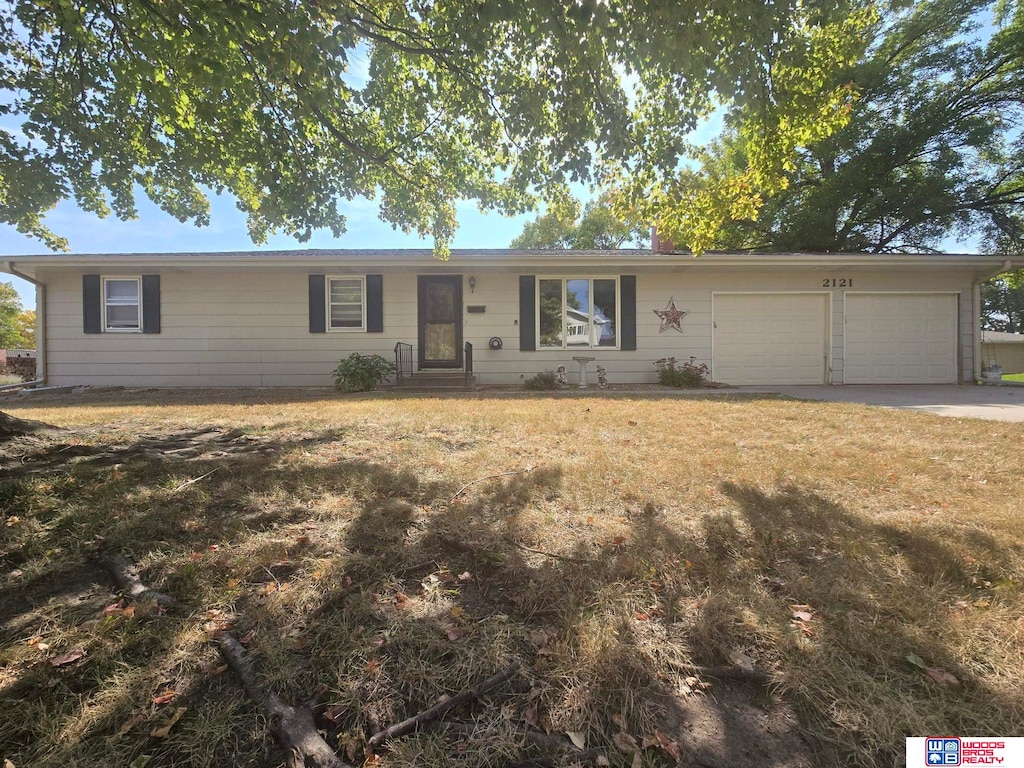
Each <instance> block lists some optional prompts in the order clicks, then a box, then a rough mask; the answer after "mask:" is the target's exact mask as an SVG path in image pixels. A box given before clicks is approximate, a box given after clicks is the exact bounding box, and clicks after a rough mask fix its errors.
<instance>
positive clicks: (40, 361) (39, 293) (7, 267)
mask: <svg viewBox="0 0 1024 768" xmlns="http://www.w3.org/2000/svg"><path fill="white" fill-rule="evenodd" d="M4 271H5V272H8V273H10V274H12V275H14V276H15V277H20V278H21V279H22V280H25V281H26V282H29V283H32V285H34V286H35V287H36V378H35V380H34V381H26V382H23V383H21V384H12V385H10V386H7V387H3V389H18V388H19V387H32V386H36V385H38V384H45V383H46V368H47V365H46V284H45V283H41V282H39V281H38V280H36V279H35V278H34V277H29V276H28V275H26V274H25V273H23V272H19V271H18V270H16V269H15V268H14V262H13V261H5V262H4Z"/></svg>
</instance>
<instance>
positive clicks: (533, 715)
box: [523, 707, 538, 728]
mask: <svg viewBox="0 0 1024 768" xmlns="http://www.w3.org/2000/svg"><path fill="white" fill-rule="evenodd" d="M523 719H524V720H525V721H526V724H527V725H532V726H533V727H534V728H536V727H537V725H538V720H537V708H536V707H527V708H526V710H525V711H524V712H523Z"/></svg>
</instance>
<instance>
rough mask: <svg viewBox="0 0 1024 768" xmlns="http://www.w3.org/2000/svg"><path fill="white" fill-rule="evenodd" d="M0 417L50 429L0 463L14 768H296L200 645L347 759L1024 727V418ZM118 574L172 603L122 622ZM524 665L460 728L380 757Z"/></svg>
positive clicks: (374, 401)
mask: <svg viewBox="0 0 1024 768" xmlns="http://www.w3.org/2000/svg"><path fill="white" fill-rule="evenodd" d="M0 409H3V410H5V411H7V412H9V413H11V414H12V415H15V416H19V417H22V418H28V419H33V420H39V421H43V422H47V423H50V424H55V425H59V426H61V427H63V428H65V429H66V430H67V431H66V432H61V433H56V434H50V435H46V436H29V437H25V438H17V439H15V440H12V441H8V442H6V443H3V444H0V473H2V474H0V478H2V479H0V506H2V509H3V510H4V513H3V523H4V524H3V526H2V527H0V622H2V623H0V758H7V759H8V760H10V761H11V763H13V765H15V766H17V768H24V767H25V766H30V765H65V766H100V765H104V766H105V765H119V766H122V765H123V766H143V765H148V766H150V768H156V767H158V766H172V765H190V766H213V765H245V766H275V765H280V764H282V763H283V762H284V761H285V760H286V759H287V756H286V755H285V754H284V753H283V752H282V751H281V750H280V749H278V748H277V747H276V745H275V744H274V741H273V738H272V736H271V735H270V728H269V727H268V722H267V721H266V719H264V718H263V717H261V716H260V714H259V712H258V710H257V708H256V707H255V706H254V705H253V704H252V702H251V701H250V700H249V699H248V698H247V697H246V694H245V692H244V691H243V689H242V686H241V684H240V683H239V680H238V678H237V676H236V675H235V674H234V672H233V670H232V669H229V668H227V667H226V666H225V664H224V662H223V661H222V659H221V657H220V655H219V654H218V650H217V645H216V644H215V642H214V640H215V638H216V637H217V636H218V633H221V632H227V633H229V634H230V636H232V637H235V638H238V639H240V640H241V641H242V642H243V644H244V645H245V647H246V648H247V653H248V655H249V656H250V658H251V659H252V661H253V663H254V664H255V668H256V673H257V676H258V680H259V683H260V685H261V686H263V687H264V688H265V689H266V690H271V689H272V690H275V691H277V692H279V693H280V694H281V695H282V696H283V697H284V698H285V699H288V700H289V701H292V702H296V703H298V702H302V701H306V700H308V699H310V697H312V696H313V695H314V694H319V697H318V701H317V702H316V703H315V704H314V708H315V711H316V713H317V718H318V719H317V725H318V727H319V728H320V729H321V732H322V733H323V734H324V735H325V737H326V739H327V741H328V742H329V743H330V744H331V746H332V747H333V748H335V749H336V750H337V751H338V753H339V754H340V755H341V756H342V757H343V758H344V759H345V760H346V761H348V762H350V763H352V764H355V765H360V764H364V763H366V764H370V765H379V766H387V767H388V768H392V767H401V768H407V767H410V766H413V765H418V766H424V765H459V766H466V767H467V768H473V767H474V766H485V765H487V766H490V765H501V766H504V765H513V764H514V765H522V766H525V765H531V766H540V765H561V764H566V765H568V764H573V760H576V761H578V762H580V763H585V764H589V765H608V764H610V765H613V766H668V765H675V764H677V762H678V763H680V764H682V765H699V766H708V767H712V768H726V766H730V767H731V768H737V767H739V768H742V767H743V766H755V765H756V766H775V765H777V766H782V765H786V766H816V765H833V764H847V765H858V766H877V767H878V768H881V767H882V766H884V767H885V768H891V766H893V765H894V763H898V761H899V760H900V759H901V758H902V755H903V749H904V746H903V739H904V737H905V736H911V735H914V736H928V735H935V734H951V735H952V734H955V735H970V736H1011V735H1020V724H1021V723H1024V619H1022V618H1021V617H1022V616H1024V551H1022V545H1021V542H1022V540H1024V536H1022V534H1024V517H1022V515H1021V512H1020V511H1021V510H1022V509H1024V472H1022V470H1021V463H1020V446H1021V444H1022V443H1024V425H1019V424H1006V423H993V422H983V421H973V420H957V419H951V418H940V417H934V416H929V415H923V414H917V413H907V412H896V411H891V410H882V409H873V408H869V407H864V406H856V405H844V404H838V403H828V404H821V403H804V402H795V401H786V400H777V399H770V398H766V399H757V398H746V399H740V398H737V397H736V396H733V397H730V396H728V395H722V396H717V395H716V396H712V397H705V398H695V399H687V398H680V397H675V396H665V397H662V396H658V395H651V396H643V397H641V396H636V395H621V396H608V397H587V396H577V395H575V394H568V393H559V394H558V395H556V396H540V395H538V396H533V397H504V396H466V397H454V398H448V399H440V398H427V397H422V398H421V397H399V396H394V395H384V396H359V397H340V396H335V395H333V394H329V393H322V392H321V393H316V392H313V393H309V392H305V393H301V392H300V393H267V392H241V393H238V392H234V393H210V392H205V393H203V392H198V393H180V392H179V393H168V392H148V393H140V394H130V393H107V394H104V393H95V394H92V395H88V396H83V397H74V398H70V397H69V398H67V399H63V400H61V399H58V398H57V396H48V397H42V396H40V397H36V398H35V399H32V400H23V399H17V398H8V399H7V400H4V401H3V402H0ZM110 554H120V555H124V556H126V557H127V558H129V559H130V560H131V561H133V562H135V563H137V564H138V566H139V568H140V572H141V575H142V578H143V580H144V581H145V582H146V584H147V585H148V586H151V587H152V588H154V589H157V590H160V591H161V592H163V593H167V594H168V595H170V596H172V597H174V598H175V599H176V601H177V603H176V604H175V605H173V606H171V607H170V608H167V609H166V610H165V609H164V608H162V607H160V606H157V605H155V604H154V603H153V602H152V601H150V600H147V599H146V598H145V596H143V597H142V598H139V599H135V600H132V599H123V598H122V597H121V596H120V595H119V593H118V590H117V586H116V584H115V582H114V581H113V578H112V577H111V576H109V575H108V574H107V573H106V571H104V570H103V568H101V567H99V566H97V565H96V563H97V562H100V561H102V560H103V559H104V558H106V557H107V556H109V555H110ZM515 661H518V662H520V667H519V668H518V670H516V671H515V672H514V673H513V674H512V676H511V678H510V679H509V680H508V681H507V682H505V683H504V684H503V685H501V686H499V687H498V688H496V689H494V690H493V691H492V692H491V693H489V694H487V695H485V696H483V697H479V698H478V699H477V700H475V701H473V702H471V703H470V704H469V705H467V706H464V707H461V708H459V709H458V711H457V712H456V713H455V714H454V715H453V716H452V717H450V718H449V719H450V720H452V719H454V720H457V721H459V723H461V725H457V726H440V727H434V728H430V729H425V730H424V731H423V732H420V733H416V734H413V735H408V736H403V737H400V738H395V739H393V740H391V741H389V742H387V743H386V744H384V745H383V746H381V747H379V748H377V749H376V750H375V752H376V754H373V752H372V751H371V750H369V749H368V748H367V745H366V738H367V736H369V735H370V734H371V733H374V732H376V731H378V730H379V729H380V728H383V727H386V726H388V725H390V724H392V723H395V722H398V721H400V720H402V719H403V718H405V717H408V716H409V715H412V714H414V713H416V712H418V711H420V710H423V709H425V708H426V707H428V706H430V705H431V704H433V703H435V702H436V701H437V700H438V699H439V698H440V697H442V696H444V695H451V694H454V693H456V692H457V691H459V690H461V689H464V688H467V687H469V686H471V685H473V684H475V683H478V682H480V681H481V680H483V679H485V678H487V677H489V676H491V675H493V674H495V673H496V672H499V671H501V670H503V669H507V668H509V666H510V664H511V663H512V662H515ZM168 726H169V727H168ZM161 729H162V730H161ZM540 734H550V735H551V736H554V737H558V738H557V739H547V740H545V739H544V737H543V736H541V735H540ZM573 742H575V743H576V744H578V745H579V744H581V745H583V749H582V750H581V751H574V748H573V746H572V744H573ZM517 761H519V762H517ZM524 761H525V762H524Z"/></svg>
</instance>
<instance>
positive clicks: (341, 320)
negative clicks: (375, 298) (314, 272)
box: [327, 277, 366, 331]
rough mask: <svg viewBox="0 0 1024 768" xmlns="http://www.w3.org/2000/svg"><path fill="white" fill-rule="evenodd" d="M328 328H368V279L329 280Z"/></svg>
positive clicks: (360, 329)
mask: <svg viewBox="0 0 1024 768" xmlns="http://www.w3.org/2000/svg"><path fill="white" fill-rule="evenodd" d="M327 328H328V330H331V331H363V330H366V281H365V279H364V278H362V277H332V278H330V279H328V280H327Z"/></svg>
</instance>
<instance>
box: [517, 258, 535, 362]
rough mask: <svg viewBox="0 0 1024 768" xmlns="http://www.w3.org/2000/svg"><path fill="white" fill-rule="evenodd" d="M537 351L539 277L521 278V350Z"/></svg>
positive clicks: (522, 276) (521, 276)
mask: <svg viewBox="0 0 1024 768" xmlns="http://www.w3.org/2000/svg"><path fill="white" fill-rule="evenodd" d="M536 349H537V277H536V275H520V276H519V350H520V351H521V352H533V351H535V350H536Z"/></svg>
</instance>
